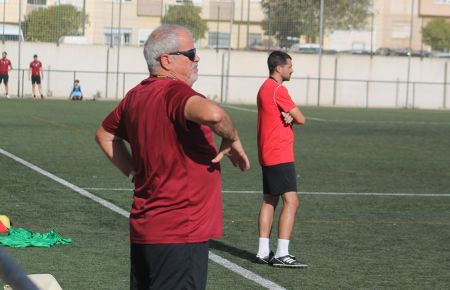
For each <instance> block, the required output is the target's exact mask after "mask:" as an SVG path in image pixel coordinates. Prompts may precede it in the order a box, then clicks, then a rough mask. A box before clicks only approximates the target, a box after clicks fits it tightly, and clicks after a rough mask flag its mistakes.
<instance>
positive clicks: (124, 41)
mask: <svg viewBox="0 0 450 290" xmlns="http://www.w3.org/2000/svg"><path fill="white" fill-rule="evenodd" d="M103 33H104V35H105V44H110V45H111V44H112V45H119V41H120V44H121V45H130V44H131V29H130V28H121V29H120V34H119V29H117V28H113V29H111V28H110V27H109V28H108V27H106V28H105V29H104V31H103Z"/></svg>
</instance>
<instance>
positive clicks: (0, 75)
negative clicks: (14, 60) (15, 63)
mask: <svg viewBox="0 0 450 290" xmlns="http://www.w3.org/2000/svg"><path fill="white" fill-rule="evenodd" d="M7 55H8V54H7V53H6V51H4V52H2V58H1V59H0V84H1V83H2V82H3V83H4V84H5V93H6V97H7V98H9V95H8V80H9V71H10V70H12V65H11V61H10V60H9V59H7V58H6V56H7Z"/></svg>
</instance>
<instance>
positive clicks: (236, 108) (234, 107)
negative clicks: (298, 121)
mask: <svg viewBox="0 0 450 290" xmlns="http://www.w3.org/2000/svg"><path fill="white" fill-rule="evenodd" d="M222 107H225V108H230V109H235V110H238V111H245V112H252V113H258V111H257V110H254V109H247V108H241V107H236V106H232V105H222ZM306 120H313V121H326V120H325V119H321V118H312V117H307V118H306Z"/></svg>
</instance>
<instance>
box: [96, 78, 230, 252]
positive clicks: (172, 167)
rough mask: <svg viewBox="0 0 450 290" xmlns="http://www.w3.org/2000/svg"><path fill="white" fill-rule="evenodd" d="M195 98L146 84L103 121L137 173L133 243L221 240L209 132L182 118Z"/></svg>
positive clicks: (181, 87)
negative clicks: (123, 145) (128, 152)
mask: <svg viewBox="0 0 450 290" xmlns="http://www.w3.org/2000/svg"><path fill="white" fill-rule="evenodd" d="M194 95H198V96H202V95H201V94H199V93H197V92H196V91H194V90H193V89H192V88H191V87H189V86H188V85H187V84H185V83H184V82H181V81H178V80H172V79H169V78H148V79H145V80H143V81H142V82H141V83H140V84H139V85H137V86H136V87H134V88H133V89H131V90H130V91H129V92H128V93H127V95H126V97H125V98H124V99H123V100H122V101H121V102H120V104H119V105H118V107H117V108H116V109H114V111H113V112H111V113H110V114H109V115H108V116H107V117H106V119H105V120H104V121H103V124H102V126H103V128H104V129H105V130H106V131H108V132H110V133H112V134H114V135H116V136H119V137H121V138H123V139H125V140H127V141H128V143H129V144H130V146H131V151H132V155H133V163H134V169H135V171H136V175H135V189H134V196H133V205H132V208H131V213H130V238H131V242H132V243H137V244H173V243H196V242H204V241H207V240H209V239H211V238H220V237H222V196H221V195H222V193H221V179H220V166H219V165H218V164H213V163H211V160H212V159H214V157H215V156H216V154H217V151H216V148H215V144H214V138H213V132H212V131H211V129H210V128H209V127H208V126H203V125H198V124H196V123H193V122H191V121H188V120H186V119H185V116H184V108H185V104H186V101H187V100H188V99H189V98H190V97H192V96H194ZM202 97H203V96H202Z"/></svg>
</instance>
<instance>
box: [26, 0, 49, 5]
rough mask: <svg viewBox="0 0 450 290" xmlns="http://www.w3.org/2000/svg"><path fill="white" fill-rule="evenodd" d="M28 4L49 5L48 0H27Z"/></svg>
mask: <svg viewBox="0 0 450 290" xmlns="http://www.w3.org/2000/svg"><path fill="white" fill-rule="evenodd" d="M27 4H29V5H36V6H47V0H27Z"/></svg>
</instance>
